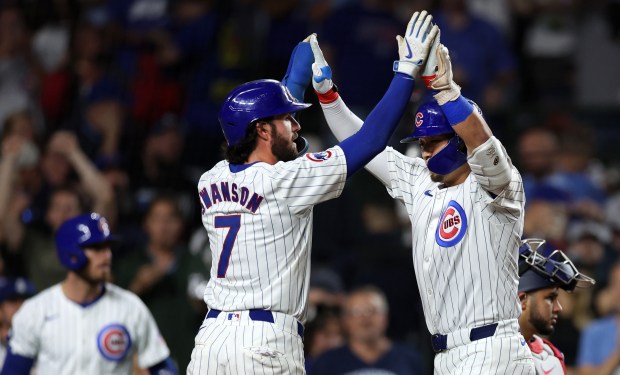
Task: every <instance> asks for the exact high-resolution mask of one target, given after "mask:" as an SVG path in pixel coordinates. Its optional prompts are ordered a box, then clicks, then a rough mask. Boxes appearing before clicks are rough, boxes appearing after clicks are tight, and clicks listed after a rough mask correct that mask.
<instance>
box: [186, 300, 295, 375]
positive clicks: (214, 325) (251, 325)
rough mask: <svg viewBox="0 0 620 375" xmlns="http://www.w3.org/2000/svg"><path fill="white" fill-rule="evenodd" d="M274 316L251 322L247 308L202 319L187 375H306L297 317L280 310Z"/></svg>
mask: <svg viewBox="0 0 620 375" xmlns="http://www.w3.org/2000/svg"><path fill="white" fill-rule="evenodd" d="M273 316H274V323H269V322H262V321H253V320H251V319H250V318H249V315H248V313H247V311H237V312H232V313H231V312H225V313H222V314H220V315H219V316H218V317H217V318H209V319H205V320H204V321H203V323H202V326H201V327H200V330H199V331H198V334H197V335H196V340H195V346H194V350H193V351H192V358H191V362H190V364H189V366H188V367H187V374H188V375H189V374H192V375H193V374H200V375H215V374H218V375H229V374H240V375H241V374H255V375H262V374H265V375H266V374H270V375H279V374H293V375H305V373H306V371H305V368H304V354H303V341H302V338H301V337H300V336H299V334H298V333H297V320H295V318H293V317H291V316H289V315H286V314H282V313H275V312H274V313H273Z"/></svg>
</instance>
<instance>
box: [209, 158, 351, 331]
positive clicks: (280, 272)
mask: <svg viewBox="0 0 620 375" xmlns="http://www.w3.org/2000/svg"><path fill="white" fill-rule="evenodd" d="M346 176H347V165H346V160H345V155H344V152H343V151H342V149H341V148H340V147H337V146H336V147H333V148H330V149H328V150H325V151H322V152H316V153H308V154H305V155H303V156H301V157H298V158H297V159H295V160H293V161H289V162H279V163H276V164H275V165H270V164H267V163H262V162H259V163H254V164H251V165H243V166H239V165H237V166H234V165H233V166H231V165H230V164H229V163H228V162H226V161H221V162H220V163H218V164H217V165H216V166H215V167H213V168H212V169H211V170H209V171H207V172H206V173H205V174H203V175H202V177H201V178H200V181H199V183H198V194H199V197H200V201H201V204H202V223H203V225H204V227H205V229H206V230H207V233H208V234H209V243H210V248H211V251H212V256H213V262H212V264H213V265H212V268H211V278H210V280H209V283H208V284H207V288H206V290H205V297H204V299H205V302H206V303H207V305H208V306H209V307H210V308H212V309H217V310H222V311H237V310H249V309H266V310H272V311H278V312H282V313H285V314H289V315H292V316H295V317H296V318H297V319H298V320H300V321H304V319H305V314H306V308H307V299H308V283H309V277H310V249H311V246H312V211H313V210H312V208H313V206H314V205H315V204H317V203H320V202H323V201H326V200H328V199H332V198H336V197H338V196H339V195H340V194H341V192H342V190H343V188H344V185H345V182H346Z"/></svg>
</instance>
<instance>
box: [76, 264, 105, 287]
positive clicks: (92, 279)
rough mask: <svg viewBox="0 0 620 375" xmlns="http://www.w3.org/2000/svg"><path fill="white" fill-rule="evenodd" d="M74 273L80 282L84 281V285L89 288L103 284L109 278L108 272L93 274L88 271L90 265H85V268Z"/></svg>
mask: <svg viewBox="0 0 620 375" xmlns="http://www.w3.org/2000/svg"><path fill="white" fill-rule="evenodd" d="M76 273H77V275H78V276H79V277H80V278H81V279H82V280H84V281H86V283H88V284H89V285H91V286H94V285H98V284H101V283H104V282H106V281H108V279H109V277H110V275H109V272H100V273H98V274H95V272H92V270H90V265H88V264H87V265H86V267H84V268H82V269H80V270H78V271H76Z"/></svg>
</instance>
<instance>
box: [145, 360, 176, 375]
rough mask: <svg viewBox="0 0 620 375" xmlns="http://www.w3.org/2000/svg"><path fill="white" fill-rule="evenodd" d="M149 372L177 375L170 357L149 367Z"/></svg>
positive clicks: (153, 374) (154, 374)
mask: <svg viewBox="0 0 620 375" xmlns="http://www.w3.org/2000/svg"><path fill="white" fill-rule="evenodd" d="M149 374H151V375H161V374H166V375H179V371H178V370H177V366H176V365H175V364H174V362H172V358H170V357H168V358H166V359H165V360H163V361H161V362H159V363H158V364H156V365H155V366H151V367H149Z"/></svg>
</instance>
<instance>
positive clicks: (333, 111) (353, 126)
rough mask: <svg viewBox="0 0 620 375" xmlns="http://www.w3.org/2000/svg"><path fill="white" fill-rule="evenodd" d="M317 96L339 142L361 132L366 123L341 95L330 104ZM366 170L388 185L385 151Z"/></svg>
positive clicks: (320, 96) (388, 177)
mask: <svg viewBox="0 0 620 375" xmlns="http://www.w3.org/2000/svg"><path fill="white" fill-rule="evenodd" d="M317 95H318V96H319V101H321V108H323V114H324V115H325V120H326V121H327V125H328V126H329V128H330V130H331V131H332V133H333V134H334V136H335V137H336V139H338V141H342V140H344V139H346V138H347V137H349V136H351V135H353V134H355V133H356V132H357V131H358V130H360V128H361V127H362V125H363V124H364V121H363V120H362V119H360V118H359V117H357V115H356V114H355V113H353V111H351V110H350V109H349V107H347V105H346V104H345V102H344V100H342V98H341V97H340V96H339V95H337V97H336V99H335V100H333V101H332V102H329V103H325V101H326V100H321V98H322V97H323V95H322V94H319V93H317ZM366 170H368V171H369V172H370V173H372V174H373V175H374V176H375V177H377V178H378V179H379V181H381V182H382V183H383V184H384V185H387V184H388V182H389V180H390V176H389V172H388V170H387V154H386V152H385V150H384V151H381V152H380V153H379V155H377V156H375V158H374V159H372V160H371V161H370V162H368V164H366Z"/></svg>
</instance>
